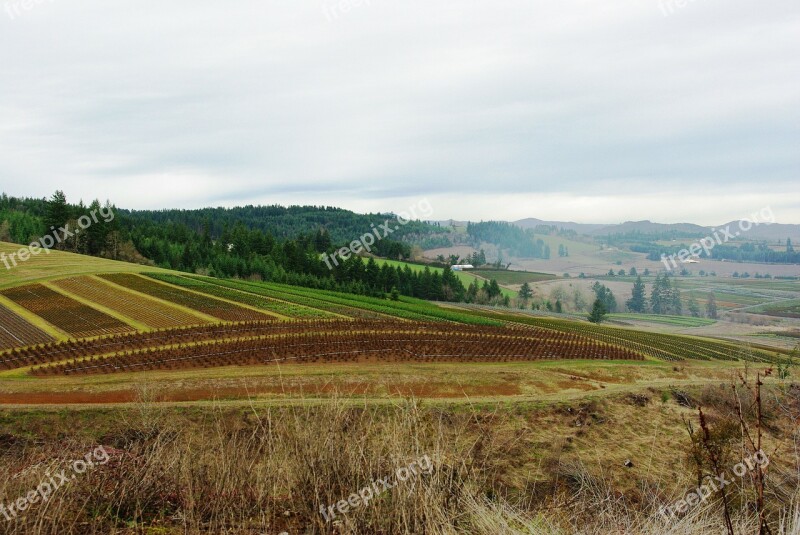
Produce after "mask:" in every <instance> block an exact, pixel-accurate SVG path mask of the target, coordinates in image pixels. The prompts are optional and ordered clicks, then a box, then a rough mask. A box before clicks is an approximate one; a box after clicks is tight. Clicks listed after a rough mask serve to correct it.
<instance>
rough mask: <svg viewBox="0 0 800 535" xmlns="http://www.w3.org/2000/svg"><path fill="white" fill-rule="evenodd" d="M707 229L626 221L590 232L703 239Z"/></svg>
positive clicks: (594, 233) (684, 225) (693, 226)
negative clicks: (676, 235) (669, 234)
mask: <svg viewBox="0 0 800 535" xmlns="http://www.w3.org/2000/svg"><path fill="white" fill-rule="evenodd" d="M709 230H710V229H709V228H708V227H702V226H700V225H695V224H692V223H653V222H652V221H648V220H644V221H626V222H624V223H622V224H619V225H607V226H602V227H601V228H598V229H596V230H594V232H591V233H590V234H593V235H595V236H600V235H603V234H628V233H631V232H641V233H642V234H662V233H675V234H678V235H681V236H693V235H698V236H699V237H703V236H705V235H706V234H708V232H709Z"/></svg>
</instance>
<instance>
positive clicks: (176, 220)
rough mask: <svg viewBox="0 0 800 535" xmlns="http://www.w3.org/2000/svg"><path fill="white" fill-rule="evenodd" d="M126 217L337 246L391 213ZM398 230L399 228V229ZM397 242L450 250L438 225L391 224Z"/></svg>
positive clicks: (267, 210) (324, 210)
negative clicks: (324, 238) (314, 232)
mask: <svg viewBox="0 0 800 535" xmlns="http://www.w3.org/2000/svg"><path fill="white" fill-rule="evenodd" d="M120 216H122V217H121V219H124V220H125V221H126V222H129V223H130V224H131V225H138V224H155V225H159V226H161V225H183V226H185V227H187V228H188V229H191V230H193V231H194V232H198V233H199V232H203V231H204V230H205V229H206V228H208V231H209V233H210V234H211V235H213V236H221V235H222V234H223V233H224V232H225V230H226V229H228V230H230V229H233V228H234V227H235V226H237V225H241V226H243V227H244V228H246V229H249V230H258V231H261V232H263V233H269V234H271V235H272V236H273V237H274V238H276V239H289V238H296V237H298V236H300V235H301V234H304V233H308V231H309V229H318V228H324V229H325V230H326V231H327V232H328V234H329V235H330V237H331V240H332V241H333V242H334V243H347V242H350V241H351V240H353V239H354V238H356V237H358V235H360V234H363V233H364V232H365V229H366V231H368V230H369V229H370V227H371V226H373V225H374V226H378V225H380V224H381V223H383V222H384V221H385V220H386V219H390V220H391V219H394V217H395V216H393V215H392V214H357V213H355V212H351V211H349V210H344V209H342V208H334V207H331V206H288V207H285V206H278V205H272V206H252V205H247V206H239V207H235V208H199V209H192V210H178V209H168V210H120ZM395 226H397V227H398V228H397V229H394V227H395ZM392 228H393V232H392V234H391V236H392V239H393V240H395V241H405V242H407V243H412V244H416V243H418V242H421V241H423V240H429V241H433V242H435V243H437V244H441V245H440V246H441V247H449V246H450V245H451V242H450V241H449V239H448V238H447V234H448V233H449V231H448V230H447V229H443V228H442V227H441V226H440V225H438V224H430V223H426V222H424V221H420V220H409V221H407V222H405V223H404V224H403V225H392Z"/></svg>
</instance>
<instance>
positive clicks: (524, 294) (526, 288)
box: [519, 282, 533, 302]
mask: <svg viewBox="0 0 800 535" xmlns="http://www.w3.org/2000/svg"><path fill="white" fill-rule="evenodd" d="M531 297H533V292H532V291H531V285H530V284H528V283H527V282H523V283H522V286H521V287H520V289H519V298H520V299H522V300H523V301H525V302H527V301H528V299H530V298H531Z"/></svg>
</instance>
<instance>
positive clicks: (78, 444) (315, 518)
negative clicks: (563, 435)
mask: <svg viewBox="0 0 800 535" xmlns="http://www.w3.org/2000/svg"><path fill="white" fill-rule="evenodd" d="M143 398H144V401H143V402H142V403H140V404H138V405H137V406H136V407H135V408H134V409H128V410H119V411H116V412H113V413H107V414H106V417H107V418H108V420H106V421H103V422H102V425H101V423H98V422H92V421H91V419H88V418H86V417H81V415H80V411H76V412H75V414H74V422H73V423H72V424H69V425H66V426H65V428H64V429H63V430H59V432H58V433H57V437H58V440H50V439H48V440H41V439H37V438H36V437H27V438H25V437H18V436H9V435H6V436H5V437H0V443H2V446H3V449H2V452H0V463H2V464H1V465H0V500H1V501H3V502H4V503H8V502H10V501H11V500H12V499H14V498H16V497H18V496H24V495H25V494H26V493H27V492H28V491H30V490H32V489H35V488H36V486H37V485H38V484H39V482H41V481H42V480H43V479H44V474H45V473H47V472H49V473H53V471H58V470H60V469H62V468H63V467H65V466H66V465H65V462H66V461H67V460H69V459H75V458H80V457H82V456H83V455H84V454H85V453H86V452H88V451H91V448H93V447H95V446H97V445H98V443H100V444H102V445H103V446H104V447H106V448H107V450H108V452H109V453H110V455H111V460H110V461H109V462H108V464H106V465H104V466H100V467H96V468H95V469H94V470H92V471H90V472H88V473H86V474H83V475H79V476H77V477H76V479H75V480H74V481H73V482H72V483H71V484H70V485H69V486H67V487H65V488H62V489H59V490H57V491H56V492H54V494H53V495H52V497H51V499H50V500H49V501H48V502H47V503H44V504H43V503H39V504H35V505H33V506H32V507H31V508H30V509H29V510H27V511H25V512H24V514H20V515H19V516H18V517H17V518H16V519H14V520H13V521H6V520H5V519H4V518H2V517H0V533H8V534H25V535H28V534H30V535H40V534H41V535H44V534H53V535H55V534H58V535H62V534H64V535H66V534H104V535H105V534H128V533H148V534H156V533H158V534H171V533H176V534H177V533H186V534H200V533H203V534H207V533H214V534H216V533H243V534H261V533H266V534H279V533H290V534H300V533H303V534H305V533H342V534H401V533H402V534H406V533H418V534H421V533H426V534H486V535H496V534H574V533H581V534H587V535H595V534H597V535H600V534H609V533H620V534H621V533H631V534H648V535H649V534H653V535H656V534H658V535H661V534H674V535H678V534H687V535H689V534H692V535H695V534H712V533H713V534H718V533H720V522H721V517H720V515H719V511H718V505H717V504H716V503H714V502H713V501H712V502H709V503H706V504H704V505H702V506H698V507H696V508H695V509H693V510H691V511H690V512H689V514H687V515H686V516H685V517H683V518H681V519H680V520H675V521H672V522H665V521H664V519H663V518H662V517H661V516H660V515H659V514H658V513H657V507H658V506H659V505H662V504H665V503H667V500H666V498H667V497H666V496H665V495H664V492H663V491H662V490H661V489H657V488H654V489H652V491H650V492H648V493H647V494H646V495H644V496H640V497H639V498H638V499H636V500H631V499H629V497H627V496H626V495H624V493H620V492H619V491H617V490H615V488H614V484H613V482H612V481H608V480H606V479H604V478H603V476H602V470H597V469H596V467H591V466H586V465H585V464H583V463H582V462H579V461H576V460H574V459H561V460H559V461H558V462H556V463H554V464H553V466H552V467H549V468H548V469H549V470H550V473H549V478H547V479H546V480H544V481H537V482H535V484H532V483H531V481H530V479H529V478H528V477H527V475H526V473H525V469H524V465H525V462H526V460H528V459H529V458H530V457H531V454H532V452H531V451H530V450H529V447H530V445H529V444H527V443H526V442H525V441H523V440H521V439H520V434H519V433H518V432H516V431H515V428H514V426H513V425H512V423H513V419H514V415H513V414H511V413H510V411H503V410H487V409H484V410H477V409H475V410H467V409H463V408H452V409H450V408H440V407H433V406H421V405H420V404H419V403H418V402H416V401H415V400H405V401H402V402H398V403H395V404H388V403H387V404H386V405H360V406H359V405H356V404H353V402H351V401H347V400H341V399H332V400H330V401H327V402H323V403H310V402H309V403H308V404H305V405H294V406H288V407H264V406H259V407H256V406H251V407H249V408H247V409H246V410H242V409H230V408H226V406H224V405H219V404H218V405H214V406H211V407H209V408H204V409H199V408H194V409H181V410H179V409H175V408H171V409H167V408H164V407H163V406H161V405H158V404H156V403H152V402H150V401H148V400H147V395H146V394H145V395H143ZM96 418H98V419H99V418H100V417H99V416H96ZM87 420H88V421H87ZM66 421H67V422H69V419H67V420H66ZM89 425H96V426H97V427H98V428H101V427H102V428H103V429H104V431H103V434H102V436H98V437H94V438H87V435H86V434H85V433H80V432H78V430H80V429H84V428H85V426H89ZM70 426H72V429H70ZM51 434H52V433H51ZM680 440H681V437H676V443H677V444H680ZM3 441H4V442H3ZM685 443H686V441H684V444H685ZM679 447H680V446H679ZM424 455H427V456H428V457H429V458H430V459H431V460H432V462H433V465H434V469H433V471H432V473H430V474H420V475H418V476H417V477H412V478H410V479H409V480H408V481H406V482H405V483H400V484H399V485H398V486H397V487H395V488H393V489H392V490H390V491H387V492H385V493H384V494H382V495H380V496H379V497H376V498H375V499H374V500H373V501H371V502H370V503H369V504H368V505H366V506H361V507H357V508H355V509H353V510H352V511H351V512H349V513H348V514H344V515H341V514H340V515H337V518H336V519H335V520H333V521H326V520H325V518H324V517H323V516H322V515H321V514H320V507H321V506H327V505H329V504H334V503H336V502H338V501H339V500H342V499H347V497H348V496H349V495H350V494H352V493H354V492H358V490H359V489H361V488H363V487H365V486H367V485H369V484H370V483H371V482H372V481H374V480H376V479H378V478H383V477H386V476H392V475H393V474H394V473H395V470H396V469H398V468H400V467H404V466H408V465H409V464H410V463H411V462H413V461H415V460H417V459H419V458H420V457H422V456H424ZM598 474H600V475H598ZM790 475H791V474H790ZM793 477H794V479H792V480H791V481H796V474H795V475H794V476H793ZM775 486H778V483H775ZM687 490H689V489H687ZM790 490H792V491H793V492H794V498H793V500H791V501H787V503H785V504H777V505H778V506H777V507H774V509H773V512H774V513H775V515H776V518H777V520H776V522H775V524H774V525H775V529H776V532H777V533H780V534H782V535H800V507H798V503H800V501H799V500H800V495H797V490H796V487H795V488H794V489H790ZM783 491H784V496H786V495H789V494H791V493H788V494H787V491H786V488H783ZM775 505H776V504H773V506H775ZM735 523H736V527H737V531H738V532H739V533H753V530H754V527H753V526H754V525H757V519H756V518H755V517H754V516H753V515H752V514H751V512H750V511H748V509H747V507H746V506H745V507H742V508H741V509H739V510H738V511H736V514H735Z"/></svg>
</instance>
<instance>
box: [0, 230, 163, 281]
mask: <svg viewBox="0 0 800 535" xmlns="http://www.w3.org/2000/svg"><path fill="white" fill-rule="evenodd" d="M20 247H21V246H20V245H19V244H15V243H7V242H2V241H0V253H5V254H6V255H9V254H11V253H16V252H17V251H19V249H20ZM9 266H10V267H11V269H6V268H5V266H4V265H3V264H0V289H3V288H9V287H12V286H19V285H20V284H24V283H26V282H40V281H46V280H53V279H58V278H63V277H67V276H70V275H71V276H77V275H90V274H94V273H139V272H141V271H164V272H166V271H167V270H162V269H161V268H157V267H155V266H148V265H140V264H132V263H130V262H118V261H116V260H107V259H105V258H97V257H94V256H86V255H81V254H75V253H69V252H66V251H51V252H50V253H49V254H47V253H40V254H38V255H37V256H32V257H31V258H30V259H29V260H28V261H26V262H18V263H17V265H16V266H13V265H12V264H11V263H10V261H9Z"/></svg>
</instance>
